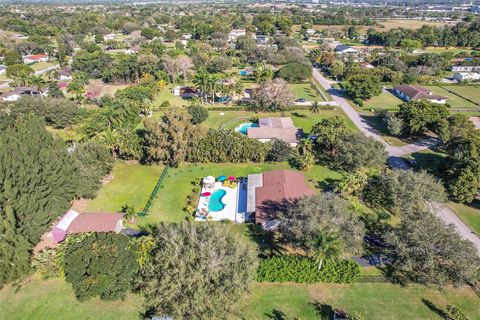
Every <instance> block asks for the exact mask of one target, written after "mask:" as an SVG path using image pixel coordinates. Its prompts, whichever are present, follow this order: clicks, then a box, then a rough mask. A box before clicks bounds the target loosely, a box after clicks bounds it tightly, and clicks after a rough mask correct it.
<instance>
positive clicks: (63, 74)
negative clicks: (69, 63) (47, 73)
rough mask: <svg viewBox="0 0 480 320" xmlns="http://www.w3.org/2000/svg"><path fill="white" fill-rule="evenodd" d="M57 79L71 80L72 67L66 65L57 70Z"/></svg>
mask: <svg viewBox="0 0 480 320" xmlns="http://www.w3.org/2000/svg"><path fill="white" fill-rule="evenodd" d="M58 80H72V68H71V67H66V68H65V69H62V70H60V71H58Z"/></svg>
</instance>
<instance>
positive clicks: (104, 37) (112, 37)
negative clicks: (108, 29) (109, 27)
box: [103, 33, 117, 40]
mask: <svg viewBox="0 0 480 320" xmlns="http://www.w3.org/2000/svg"><path fill="white" fill-rule="evenodd" d="M116 36H117V35H116V34H115V33H109V34H106V35H104V36H103V39H104V40H113V39H115V37H116Z"/></svg>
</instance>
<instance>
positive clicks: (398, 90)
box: [393, 85, 448, 104]
mask: <svg viewBox="0 0 480 320" xmlns="http://www.w3.org/2000/svg"><path fill="white" fill-rule="evenodd" d="M393 92H394V93H395V94H396V95H397V96H398V97H399V98H401V99H402V100H405V101H407V102H408V101H412V100H428V101H430V102H433V103H439V104H445V103H447V100H448V97H445V96H440V95H435V94H433V93H432V91H431V90H428V89H427V88H424V87H420V86H411V85H401V86H395V87H393Z"/></svg>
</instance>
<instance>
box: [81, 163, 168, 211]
mask: <svg viewBox="0 0 480 320" xmlns="http://www.w3.org/2000/svg"><path fill="white" fill-rule="evenodd" d="M162 170H163V166H161V165H151V166H145V165H139V164H127V163H117V164H116V165H115V167H114V168H113V171H112V176H113V179H112V180H111V181H110V182H108V183H107V184H106V185H105V186H104V187H103V188H102V189H101V190H100V191H99V192H98V195H97V197H96V198H95V199H93V200H92V201H89V202H88V204H87V208H86V209H87V210H88V211H100V212H119V211H120V210H121V208H122V206H124V205H126V204H129V205H133V206H134V207H135V210H136V211H137V212H140V211H141V210H143V208H144V206H145V204H146V203H147V201H148V198H149V197H150V194H151V192H152V191H153V189H154V188H155V184H156V183H157V180H158V178H159V177H160V174H161V173H162Z"/></svg>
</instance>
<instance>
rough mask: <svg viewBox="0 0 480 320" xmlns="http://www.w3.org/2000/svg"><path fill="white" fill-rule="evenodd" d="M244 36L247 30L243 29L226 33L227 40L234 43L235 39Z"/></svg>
mask: <svg viewBox="0 0 480 320" xmlns="http://www.w3.org/2000/svg"><path fill="white" fill-rule="evenodd" d="M246 34H247V30H245V29H233V30H232V31H230V32H229V33H228V40H230V41H236V40H237V38H239V37H243V36H244V35H246Z"/></svg>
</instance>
